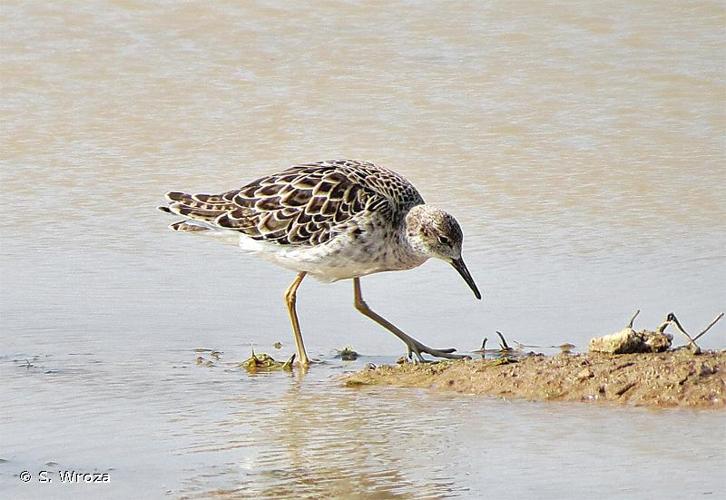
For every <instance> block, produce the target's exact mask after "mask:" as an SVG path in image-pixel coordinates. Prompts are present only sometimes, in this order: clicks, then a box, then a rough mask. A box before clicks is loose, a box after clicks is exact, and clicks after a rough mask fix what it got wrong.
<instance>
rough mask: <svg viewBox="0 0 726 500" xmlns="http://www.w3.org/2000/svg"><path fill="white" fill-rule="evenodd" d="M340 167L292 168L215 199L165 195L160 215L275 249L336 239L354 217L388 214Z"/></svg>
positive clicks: (385, 205) (382, 202) (383, 200)
mask: <svg viewBox="0 0 726 500" xmlns="http://www.w3.org/2000/svg"><path fill="white" fill-rule="evenodd" d="M345 165H346V164H344V163H342V162H319V163H311V164H304V165H294V166H292V167H290V168H288V169H287V170H284V171H282V172H279V173H277V174H272V175H268V176H266V177H261V178H259V179H257V180H255V181H253V182H251V183H249V184H247V185H246V186H244V187H242V188H241V189H239V190H236V191H228V192H226V193H223V194H220V195H189V194H185V193H177V192H173V193H168V194H167V199H168V200H169V202H170V203H169V206H168V207H164V208H163V209H166V211H169V212H172V213H175V214H178V215H182V216H184V217H187V218H189V219H193V220H199V221H203V222H204V223H206V224H209V225H211V226H214V227H217V228H220V229H227V230H234V231H239V232H241V233H243V234H245V235H247V236H249V237H250V238H253V239H256V240H265V241H270V242H274V243H278V244H280V245H303V246H311V245H317V244H321V243H325V242H327V241H329V240H330V239H331V238H333V237H334V236H335V235H337V234H339V233H340V232H341V231H343V230H344V229H345V228H346V227H350V224H349V223H350V222H351V221H352V220H354V219H355V218H356V216H357V215H359V214H362V213H363V212H366V211H369V210H376V211H386V210H390V204H391V203H390V200H389V198H388V197H386V196H384V195H383V194H381V193H379V192H377V191H376V190H375V189H371V188H370V187H368V186H367V185H366V183H365V182H362V179H361V178H360V175H359V172H358V173H356V170H355V169H350V168H345Z"/></svg>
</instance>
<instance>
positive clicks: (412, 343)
mask: <svg viewBox="0 0 726 500" xmlns="http://www.w3.org/2000/svg"><path fill="white" fill-rule="evenodd" d="M353 297H354V300H355V302H354V303H355V308H356V309H358V310H359V311H360V312H361V313H363V314H364V315H365V316H368V317H369V318H370V319H372V320H373V321H375V322H376V323H378V324H379V325H381V326H382V327H383V328H385V329H386V330H388V331H389V332H391V333H392V334H394V335H395V336H396V337H398V338H399V339H401V340H402V341H403V343H404V344H406V347H407V348H408V357H409V358H410V357H411V354H415V355H416V358H417V359H416V360H417V361H420V362H423V361H425V360H424V358H423V356H421V353H426V354H430V355H432V356H436V357H437V358H448V359H462V358H468V356H462V355H460V354H452V353H453V352H454V351H455V350H456V349H433V348H431V347H429V346H426V345H424V344H422V343H421V342H419V341H418V340H416V339H414V338H413V337H409V336H408V335H406V334H405V333H403V332H402V331H401V330H400V329H399V328H397V327H396V325H394V324H393V323H391V322H390V321H388V320H387V319H386V318H384V317H383V316H380V315H379V314H378V313H376V312H375V311H373V310H372V309H371V308H370V307H368V304H366V302H365V301H364V300H363V293H362V292H361V289H360V278H353Z"/></svg>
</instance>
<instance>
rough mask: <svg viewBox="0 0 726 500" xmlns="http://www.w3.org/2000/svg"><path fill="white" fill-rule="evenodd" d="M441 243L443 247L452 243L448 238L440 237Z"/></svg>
mask: <svg viewBox="0 0 726 500" xmlns="http://www.w3.org/2000/svg"><path fill="white" fill-rule="evenodd" d="M439 243H441V244H442V245H448V244H449V243H450V240H449V238H447V237H446V236H439Z"/></svg>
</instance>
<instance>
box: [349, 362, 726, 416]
mask: <svg viewBox="0 0 726 500" xmlns="http://www.w3.org/2000/svg"><path fill="white" fill-rule="evenodd" d="M345 383H346V385H348V386H360V385H396V386H402V387H431V388H436V389H442V390H452V391H457V392H462V393H473V394H483V395H489V396H496V397H501V398H522V399H528V400H534V401H545V400H546V401H607V402H613V403H621V404H628V405H636V406H651V407H690V408H721V409H724V408H726V351H717V352H706V353H703V354H700V355H694V354H693V353H691V352H689V351H688V350H678V351H669V352H663V353H648V354H621V355H610V354H597V353H590V354H558V355H556V356H543V355H532V356H525V357H523V358H521V359H519V360H517V361H516V362H507V361H506V360H505V359H495V360H473V361H469V360H467V361H443V362H439V363H431V364H419V365H414V364H410V363H406V364H402V365H394V366H380V367H375V368H368V369H365V370H363V371H360V372H357V373H354V374H351V375H348V376H347V377H346V378H345Z"/></svg>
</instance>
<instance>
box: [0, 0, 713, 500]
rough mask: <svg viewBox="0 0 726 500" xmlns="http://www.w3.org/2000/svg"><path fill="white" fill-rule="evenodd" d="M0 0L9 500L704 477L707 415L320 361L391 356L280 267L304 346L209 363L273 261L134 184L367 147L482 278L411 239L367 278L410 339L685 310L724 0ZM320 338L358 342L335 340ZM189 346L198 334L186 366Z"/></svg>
mask: <svg viewBox="0 0 726 500" xmlns="http://www.w3.org/2000/svg"><path fill="white" fill-rule="evenodd" d="M0 16H2V30H1V34H0V36H1V37H2V50H1V51H0V57H1V61H2V75H1V77H0V85H1V86H2V87H1V88H2V92H1V94H0V106H1V107H2V116H3V119H2V147H1V151H0V153H1V155H2V156H1V158H0V161H1V164H0V175H1V176H2V177H1V178H0V189H1V191H2V197H3V200H4V202H5V203H4V207H5V213H4V216H3V217H2V219H1V220H0V228H1V237H2V239H1V240H0V241H1V243H0V245H1V247H2V257H1V258H2V260H1V267H0V270H1V275H0V279H1V280H2V282H1V285H2V286H1V287H0V294H1V295H0V299H1V300H0V327H1V329H2V330H1V335H2V343H1V344H0V377H1V378H2V380H3V383H2V385H0V397H1V400H2V401H3V418H2V419H1V420H0V459H2V461H0V490H2V491H3V492H8V493H7V494H8V495H10V497H13V498H23V497H31V498H32V497H35V498H40V497H48V496H49V495H52V496H61V497H71V496H72V497H77V496H79V495H80V496H85V497H89V498H90V497H97V496H99V495H103V496H116V497H129V496H133V497H148V498H158V497H159V496H163V495H165V494H168V495H170V496H172V497H179V496H209V495H210V494H214V493H218V494H220V495H225V494H226V495H229V496H234V495H238V496H245V495H249V496H253V495H260V494H263V495H270V496H272V495H279V496H290V497H297V498H299V497H305V496H310V497H319V496H321V495H332V496H346V495H349V494H351V493H352V492H358V493H361V494H362V495H363V496H369V497H374V496H377V497H386V496H388V497H391V496H400V497H441V496H457V495H458V496H464V497H480V496H481V495H482V494H487V493H488V494H491V495H493V496H503V495H505V494H507V495H512V494H514V495H515V496H528V497H533V496H537V497H544V498H559V497H561V496H562V495H564V494H570V495H575V496H585V495H586V494H593V492H594V494H595V495H596V496H601V497H612V496H623V495H625V496H628V497H643V498H645V497H648V498H652V497H654V496H658V497H673V498H684V497H689V496H690V497H700V496H701V495H703V494H709V493H714V494H715V492H718V491H723V490H725V489H726V484H724V479H723V474H722V471H723V470H724V468H726V457H725V456H724V450H723V446H722V443H723V442H724V438H726V436H724V426H723V418H722V416H721V415H714V414H710V413H687V412H649V411H641V410H637V409H605V408H600V407H590V406H577V407H576V406H573V405H539V404H529V403H509V402H502V401H487V400H481V399H474V398H468V397H466V396H441V395H436V394H429V393H426V392H418V391H403V390H393V389H375V390H362V391H361V390H350V389H344V388H342V387H340V385H339V383H338V382H337V377H338V375H339V374H340V373H342V372H343V371H345V370H349V369H356V368H359V367H362V366H363V365H364V364H365V363H367V362H375V363H378V362H385V361H392V360H393V359H395V357H397V356H398V355H400V354H401V352H402V350H401V345H399V344H398V343H397V341H396V339H395V338H393V336H391V335H389V334H387V333H385V332H383V331H380V330H379V329H378V328H377V327H376V326H375V325H373V324H371V323H370V322H368V321H367V320H366V319H365V318H362V317H360V316H359V315H357V313H356V312H355V311H354V310H353V308H352V307H351V302H352V297H351V295H352V293H351V290H350V288H351V287H350V284H349V283H338V284H333V285H321V284H317V283H315V282H313V281H310V282H307V281H306V282H305V283H304V284H303V286H302V288H301V290H300V295H299V309H300V314H301V319H302V323H303V329H304V333H305V335H306V341H307V345H308V349H309V351H310V352H311V354H313V355H314V356H316V357H318V358H319V359H322V360H325V361H326V362H327V363H326V364H323V365H319V366H316V367H315V368H314V369H313V370H311V371H310V373H308V374H307V375H306V376H304V377H303V376H300V375H295V376H290V375H286V374H281V373H277V374H271V375H259V376H255V377H249V376H247V375H245V374H244V373H241V372H240V371H239V370H238V369H237V368H236V367H235V362H236V361H240V360H242V359H244V358H245V357H246V356H247V355H248V353H249V348H250V346H251V345H254V346H256V348H257V349H259V350H264V351H269V352H271V353H273V354H274V355H275V356H278V357H286V356H287V355H289V353H290V352H292V349H293V347H292V343H291V335H290V333H289V327H288V324H287V319H286V315H285V312H284V309H283V304H282V301H281V293H282V290H283V289H284V288H285V286H286V285H287V284H288V283H289V281H290V280H291V278H292V276H291V275H290V273H289V272H287V271H283V270H278V269H275V268H273V267H271V266H269V265H268V264H266V263H261V262H259V261H257V260H255V259H254V258H252V257H248V256H244V255H240V254H239V253H238V252H236V251H235V249H234V248H232V247H228V246H224V245H222V244H220V243H217V242H213V241H206V240H203V239H201V238H195V237H191V236H185V235H178V234H173V233H171V232H169V231H167V229H166V224H168V223H169V222H171V221H172V220H168V219H167V218H166V217H165V216H164V215H163V214H160V213H158V212H156V211H155V210H154V207H155V206H156V204H157V203H158V202H159V201H160V200H161V194H162V193H163V192H164V191H166V190H168V189H186V190H192V191H217V190H225V189H229V188H231V187H235V186H239V185H240V184H241V183H242V182H243V181H245V180H250V179H252V178H254V177H255V176H258V175H261V174H263V173H267V172H270V171H272V170H275V169H278V168H280V167H284V166H286V165H288V164H290V163H293V162H298V161H309V160H316V159H324V158H338V157H355V158H365V159H370V160H374V161H377V162H380V163H382V164H384V165H387V166H389V167H391V168H394V169H396V170H399V171H400V172H402V173H403V174H405V175H406V176H407V177H409V178H410V179H411V180H412V181H413V182H414V183H415V184H416V185H417V186H418V187H419V189H420V191H421V192H422V194H423V196H424V197H425V198H426V199H427V201H428V202H430V203H435V204H438V205H441V206H443V207H445V208H447V209H448V210H449V211H451V212H452V213H454V214H455V215H457V217H458V218H459V220H460V221H461V223H462V225H463V227H464V231H465V234H466V241H465V257H466V259H467V262H468V265H469V268H470V269H471V271H472V274H473V275H474V277H475V278H476V280H477V282H478V284H479V287H480V288H481V289H482V290H483V291H484V300H483V301H482V302H477V301H476V300H475V299H474V298H473V297H472V296H471V292H470V291H469V290H468V288H467V287H466V285H465V284H464V283H463V282H462V281H461V279H460V278H459V277H458V275H456V273H455V272H453V270H451V269H450V268H448V266H446V265H445V264H442V263H438V262H429V263H427V264H425V266H424V267H423V268H422V269H418V270H414V271H410V272H405V273H391V274H384V275H379V276H373V277H370V278H367V279H365V280H364V281H363V289H364V294H365V296H366V298H367V300H368V302H369V304H370V305H371V306H372V307H374V308H376V309H377V310H378V311H379V312H380V313H382V314H384V315H386V316H388V317H389V318H390V319H391V320H392V321H394V322H395V323H397V324H398V325H399V326H401V327H402V328H403V329H404V330H407V331H409V332H411V333H412V334H414V335H416V336H418V337H420V338H421V339H422V340H424V341H426V342H428V343H430V344H433V345H436V346H440V347H447V346H456V347H458V348H459V349H462V350H466V349H473V348H476V347H478V346H479V344H480V342H481V339H482V338H483V337H485V336H486V337H489V338H490V339H491V338H493V332H494V330H501V331H503V332H505V334H507V336H508V337H509V338H513V339H517V340H520V341H523V342H526V343H531V344H540V345H549V344H560V343H562V342H565V341H568V342H572V343H574V344H576V345H578V346H583V345H584V344H585V343H586V341H587V338H588V337H589V336H591V335H593V334H602V333H608V332H610V331H613V330H616V329H619V328H620V327H622V326H623V323H624V322H625V321H627V319H628V318H629V317H630V315H631V313H632V311H633V310H635V309H637V308H640V309H641V310H642V311H643V312H642V313H641V315H640V317H639V321H640V324H638V323H636V326H655V325H656V324H657V323H658V322H659V321H660V320H661V319H662V317H663V316H664V315H665V314H666V313H668V312H670V311H675V312H676V313H677V314H678V316H679V317H680V318H681V320H682V322H683V323H684V324H685V326H686V328H689V329H691V330H696V331H697V330H698V329H699V328H700V326H701V325H705V324H707V323H708V322H709V321H710V320H711V319H712V318H713V317H714V316H715V315H716V313H717V312H719V311H721V310H723V309H724V307H725V306H726V292H724V290H725V289H724V287H723V283H724V281H725V280H726V265H725V264H726V251H724V248H726V232H724V231H723V227H722V226H723V221H724V220H726V202H725V201H724V200H726V188H724V181H725V180H726V172H725V169H726V167H724V165H726V163H725V160H726V141H725V140H724V137H726V134H725V132H726V112H725V111H724V106H723V103H724V98H725V97H726V81H725V80H726V77H725V73H726V68H725V66H726V63H725V62H724V61H725V59H724V57H723V54H724V50H725V49H726V41H725V40H724V34H723V29H722V28H723V25H724V22H726V14H725V12H724V8H723V6H722V5H720V4H718V3H709V2H691V3H688V4H687V5H686V4H684V3H683V2H661V3H659V4H658V6H657V8H654V6H653V5H651V4H648V3H647V2H640V1H635V2H633V1H629V2H608V3H602V4H597V5H594V4H592V3H591V2H571V3H569V4H568V7H567V8H564V7H555V6H554V5H549V4H547V3H542V2H519V3H516V4H512V3H510V2H490V3H486V4H485V3H483V2H481V3H467V4H459V3H446V4H437V5H435V6H434V5H429V4H428V3H423V2H422V3H419V2H407V3H400V4H376V5H365V4H362V3H357V2H348V3H323V4H320V5H318V6H317V7H316V8H314V9H313V8H310V7H307V6H303V5H302V4H301V5H300V6H298V7H290V6H288V5H287V3H286V2H263V3H259V4H252V3H242V4H241V5H238V4H236V3H227V2H216V3H213V4H211V5H210V4H209V3H188V2H185V3H182V4H180V3H177V2H158V3H156V4H153V5H152V4H149V3H142V2H134V1H116V2H95V3H87V4H84V5H80V4H77V5H75V6H71V5H68V4H65V3H55V4H49V3H46V2H32V1H31V2H23V3H16V2H3V5H2V6H1V7H0ZM723 332H724V330H723V327H719V328H714V331H713V332H712V333H710V334H709V335H707V336H706V337H705V338H704V341H703V344H702V345H703V346H704V347H723V346H724V342H725V341H724V338H725V337H724V334H723ZM278 340H279V341H282V342H283V344H284V345H283V348H282V350H280V351H275V350H274V349H273V348H272V344H273V343H274V342H275V341H278ZM348 344H351V345H353V346H354V347H355V348H356V349H357V350H358V351H360V352H361V353H363V354H365V356H364V357H363V358H361V359H360V360H359V361H358V362H356V363H351V364H347V363H342V362H340V361H337V360H335V358H334V353H335V349H339V348H342V347H343V346H345V345H348ZM198 348H206V349H216V350H219V351H222V352H223V355H222V358H221V359H220V360H219V361H214V366H212V367H207V366H204V365H198V364H196V362H195V358H196V357H197V355H198V354H197V353H196V352H195V351H194V350H195V349H198ZM207 358H208V356H207ZM207 358H205V359H207ZM23 470H27V471H29V472H31V474H32V476H33V477H32V478H31V481H30V482H28V483H23V482H22V481H21V480H20V478H19V477H18V474H19V473H20V472H21V471H23ZM41 470H46V471H48V472H49V477H50V478H51V479H52V480H53V481H52V483H50V484H47V483H40V482H38V477H37V475H38V473H39V471H41ZM62 470H75V471H79V472H92V471H98V472H101V473H107V474H108V475H109V477H110V480H111V483H110V484H105V485H104V484H102V485H98V484H91V485H89V484H81V485H69V484H64V483H62V482H61V481H60V476H59V475H58V473H59V471H62Z"/></svg>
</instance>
